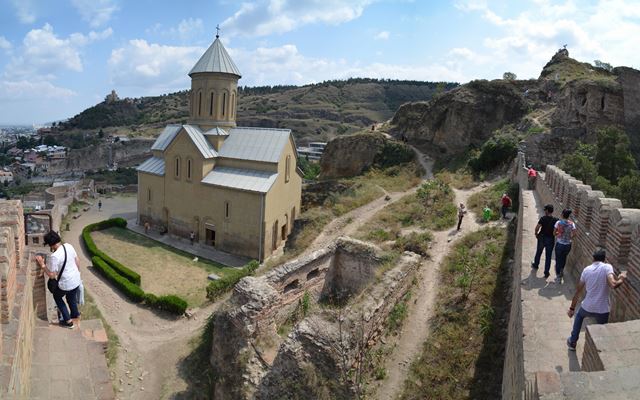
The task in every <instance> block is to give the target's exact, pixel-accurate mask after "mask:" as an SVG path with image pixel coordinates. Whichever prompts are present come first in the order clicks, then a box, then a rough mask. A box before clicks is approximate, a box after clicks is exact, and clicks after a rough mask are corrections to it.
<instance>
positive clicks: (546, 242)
mask: <svg viewBox="0 0 640 400" xmlns="http://www.w3.org/2000/svg"><path fill="white" fill-rule="evenodd" d="M554 243H555V238H554V237H553V236H544V235H542V234H541V235H539V236H538V248H537V249H536V256H535V257H534V259H533V265H532V266H533V268H538V266H539V265H540V257H541V256H542V250H543V249H544V274H545V275H549V270H550V269H551V254H552V253H553V245H554Z"/></svg>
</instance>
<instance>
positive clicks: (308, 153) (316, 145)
mask: <svg viewBox="0 0 640 400" xmlns="http://www.w3.org/2000/svg"><path fill="white" fill-rule="evenodd" d="M326 146H327V143H326V142H311V143H309V145H308V146H306V147H298V155H299V156H302V157H305V158H306V159H307V160H313V161H318V160H320V158H321V157H322V153H324V148H325V147H326Z"/></svg>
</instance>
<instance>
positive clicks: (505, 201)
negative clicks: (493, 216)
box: [500, 193, 511, 219]
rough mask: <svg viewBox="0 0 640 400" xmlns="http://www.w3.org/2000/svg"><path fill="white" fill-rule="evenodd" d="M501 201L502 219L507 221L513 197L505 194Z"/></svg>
mask: <svg viewBox="0 0 640 400" xmlns="http://www.w3.org/2000/svg"><path fill="white" fill-rule="evenodd" d="M500 201H501V202H502V209H501V211H502V218H504V219H507V211H509V209H510V208H511V197H509V195H507V194H506V193H503V194H502V199H501V200H500Z"/></svg>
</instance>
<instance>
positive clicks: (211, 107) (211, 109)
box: [209, 92, 213, 115]
mask: <svg viewBox="0 0 640 400" xmlns="http://www.w3.org/2000/svg"><path fill="white" fill-rule="evenodd" d="M209 115H213V92H211V101H210V102H209Z"/></svg>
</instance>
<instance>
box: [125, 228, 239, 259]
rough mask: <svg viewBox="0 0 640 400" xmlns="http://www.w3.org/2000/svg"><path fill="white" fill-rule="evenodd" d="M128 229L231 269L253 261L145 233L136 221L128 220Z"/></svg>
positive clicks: (195, 244) (158, 234)
mask: <svg viewBox="0 0 640 400" xmlns="http://www.w3.org/2000/svg"><path fill="white" fill-rule="evenodd" d="M127 228H128V229H130V230H132V231H134V232H136V233H139V234H141V235H144V236H146V237H148V238H149V239H153V240H155V241H158V242H160V243H163V244H165V245H167V246H169V247H174V248H176V249H178V250H182V251H184V252H186V253H189V254H193V255H194V256H198V257H200V258H204V259H207V260H211V261H214V262H217V263H220V264H223V265H226V266H229V267H242V266H244V265H245V264H247V263H248V262H249V261H251V259H250V258H247V257H242V256H237V255H233V254H229V253H225V252H223V251H220V250H216V249H214V248H212V247H210V246H206V245H204V244H201V243H194V244H193V245H192V244H191V242H190V241H189V240H188V239H183V238H180V237H177V236H174V235H161V234H160V233H159V232H157V231H155V230H152V229H151V230H149V232H148V233H145V232H144V227H143V226H141V225H138V224H137V223H136V220H135V219H129V220H127Z"/></svg>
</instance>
